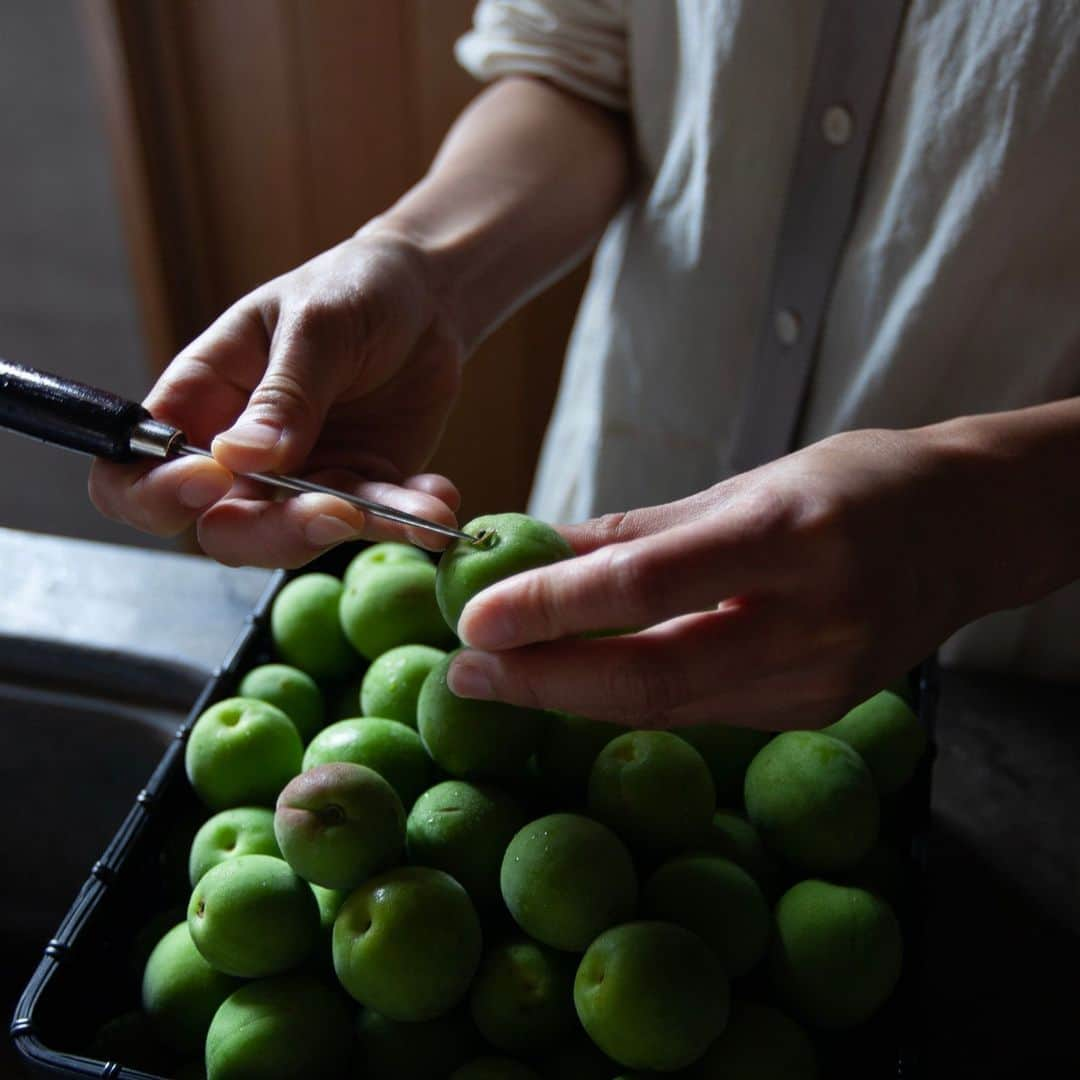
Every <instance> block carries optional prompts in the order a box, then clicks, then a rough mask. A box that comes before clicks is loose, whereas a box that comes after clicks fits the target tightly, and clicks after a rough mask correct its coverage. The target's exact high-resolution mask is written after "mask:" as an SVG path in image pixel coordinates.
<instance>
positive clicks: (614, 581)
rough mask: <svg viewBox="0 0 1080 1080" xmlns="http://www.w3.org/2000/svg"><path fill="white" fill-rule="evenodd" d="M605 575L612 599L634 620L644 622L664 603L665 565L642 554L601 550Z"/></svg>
mask: <svg viewBox="0 0 1080 1080" xmlns="http://www.w3.org/2000/svg"><path fill="white" fill-rule="evenodd" d="M602 561H603V564H604V565H603V573H602V575H601V577H600V578H599V580H604V581H606V582H607V583H608V585H609V588H610V589H611V591H612V593H614V597H613V599H615V600H616V601H617V603H618V606H619V608H620V610H623V611H625V612H626V614H627V616H629V618H630V619H631V620H635V621H645V620H647V619H648V618H649V617H650V616H651V615H652V614H653V613H654V612H655V611H656V610H657V608H658V606H659V605H660V603H661V602H662V600H663V595H664V584H663V571H662V565H661V564H659V563H658V562H657V560H656V559H653V558H650V557H649V556H648V555H646V554H645V552H643V551H641V550H633V549H630V548H627V547H625V546H621V545H616V546H613V547H610V548H604V549H602Z"/></svg>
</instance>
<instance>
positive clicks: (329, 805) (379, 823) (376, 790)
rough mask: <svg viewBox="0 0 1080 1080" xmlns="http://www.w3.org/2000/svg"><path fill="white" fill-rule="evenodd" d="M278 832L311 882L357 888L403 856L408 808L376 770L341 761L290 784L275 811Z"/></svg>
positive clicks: (282, 845)
mask: <svg viewBox="0 0 1080 1080" xmlns="http://www.w3.org/2000/svg"><path fill="white" fill-rule="evenodd" d="M274 835H275V836H276V837H277V842H278V846H279V847H280V848H281V853H282V855H283V856H284V857H285V861H286V862H288V864H289V866H291V867H292V868H293V870H295V871H296V872H297V873H298V874H299V875H300V876H301V877H302V878H304V880H305V881H310V882H312V883H314V884H316V885H322V886H323V887H324V888H326V889H353V888H356V886H357V885H359V884H360V883H361V882H362V881H366V880H367V879H368V878H369V877H371V876H372V875H373V874H377V873H379V872H380V871H382V870H386V869H389V868H390V867H391V866H394V865H395V864H397V863H398V862H400V861H401V858H402V856H403V854H404V851H405V809H404V807H403V806H402V805H401V800H400V799H399V798H398V796H397V793H396V792H395V791H394V789H393V788H392V787H391V786H390V785H389V784H388V783H387V782H386V781H385V780H384V779H383V778H382V777H381V776H380V775H379V774H378V773H377V772H375V770H374V769H369V768H366V767H365V766H363V765H353V764H352V763H351V762H347V761H336V762H332V763H330V764H328V765H316V766H315V767H314V768H312V769H308V770H307V771H306V772H302V773H301V774H300V775H299V776H298V777H296V779H294V780H291V781H290V782H289V783H288V784H287V785H286V787H285V788H284V789H283V790H282V792H281V794H280V795H279V796H278V801H277V809H276V810H275V811H274Z"/></svg>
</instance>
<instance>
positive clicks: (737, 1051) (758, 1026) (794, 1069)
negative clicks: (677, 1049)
mask: <svg viewBox="0 0 1080 1080" xmlns="http://www.w3.org/2000/svg"><path fill="white" fill-rule="evenodd" d="M694 1076H695V1078H696V1080H817V1078H818V1066H817V1055H816V1053H815V1052H814V1044H813V1043H812V1042H811V1041H810V1037H809V1036H808V1035H807V1034H806V1032H805V1031H803V1029H802V1028H801V1027H799V1025H798V1024H796V1023H795V1021H794V1020H792V1019H791V1018H790V1017H789V1016H787V1015H785V1014H784V1013H782V1012H780V1010H779V1009H774V1008H772V1007H771V1006H769V1005H758V1004H756V1003H754V1002H749V1001H743V1002H736V1003H734V1004H733V1006H732V1009H731V1018H730V1019H729V1020H728V1025H727V1027H726V1028H725V1029H724V1032H723V1034H722V1035H721V1036H720V1038H719V1039H717V1040H716V1042H714V1043H713V1044H712V1046H710V1047H709V1049H708V1050H706V1051H705V1056H704V1057H703V1058H702V1059H701V1061H700V1063H699V1064H698V1065H697V1067H696V1069H695V1070H694Z"/></svg>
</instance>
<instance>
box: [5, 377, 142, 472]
mask: <svg viewBox="0 0 1080 1080" xmlns="http://www.w3.org/2000/svg"><path fill="white" fill-rule="evenodd" d="M149 419H150V414H149V413H148V412H147V411H146V409H144V408H143V407H142V406H141V405H140V404H138V402H135V401H127V400H126V399H125V398H122V397H119V396H118V395H116V394H110V393H109V391H108V390H99V389H98V388H97V387H94V386H86V385H85V384H84V383H81V382H76V381H75V380H74V379H62V378H60V377H59V376H57V375H50V374H48V372H45V371H37V370H35V369H34V368H31V367H24V366H23V365H22V364H13V363H12V362H11V361H10V360H4V359H0V426H2V427H6V428H9V429H10V430H11V431H19V432H21V433H22V434H23V435H30V436H32V437H33V438H35V439H41V440H42V441H43V442H47V443H52V444H54V445H55V446H63V447H66V448H67V449H68V450H78V451H80V452H81V453H83V454H93V455H94V456H95V457H102V458H108V459H109V460H110V461H128V460H130V459H131V458H132V457H134V456H135V455H134V454H133V452H132V448H131V436H132V432H133V431H134V430H135V429H136V427H137V426H138V425H139V424H140V423H141V422H143V421H145V420H149Z"/></svg>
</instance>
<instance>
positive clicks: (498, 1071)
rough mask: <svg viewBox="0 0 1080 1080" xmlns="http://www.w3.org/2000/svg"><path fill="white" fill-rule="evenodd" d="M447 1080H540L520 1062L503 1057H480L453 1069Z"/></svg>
mask: <svg viewBox="0 0 1080 1080" xmlns="http://www.w3.org/2000/svg"><path fill="white" fill-rule="evenodd" d="M449 1080H540V1077H539V1076H538V1075H537V1074H536V1073H535V1072H533V1070H532V1069H530V1068H529V1067H528V1065H522V1064H521V1062H520V1061H513V1060H512V1059H510V1058H504V1057H482V1058H475V1059H474V1060H473V1061H470V1062H469V1063H468V1064H467V1065H462V1066H461V1067H460V1068H458V1069H455V1070H454V1071H453V1072H452V1073H451V1074H450V1077H449Z"/></svg>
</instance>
